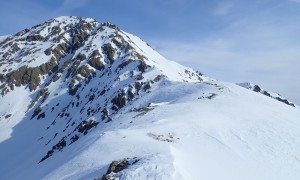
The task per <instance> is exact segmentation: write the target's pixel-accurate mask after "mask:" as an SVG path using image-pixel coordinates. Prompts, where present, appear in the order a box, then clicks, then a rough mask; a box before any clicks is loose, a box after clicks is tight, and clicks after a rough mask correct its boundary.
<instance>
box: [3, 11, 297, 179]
mask: <svg viewBox="0 0 300 180" xmlns="http://www.w3.org/2000/svg"><path fill="white" fill-rule="evenodd" d="M248 89H251V88H248ZM248 89H244V88H242V87H240V86H238V85H235V84H232V83H226V82H221V81H217V80H215V79H212V78H209V77H207V76H205V75H203V74H201V73H200V72H198V71H195V70H193V69H191V68H187V67H184V66H182V65H180V64H177V63H175V62H172V61H169V60H167V59H165V58H164V57H162V56H161V55H160V54H159V53H157V52H156V51H155V50H153V48H151V47H150V46H149V45H148V44H147V43H145V42H143V41H142V40H141V39H140V38H138V37H136V36H134V35H132V34H129V33H127V32H125V31H123V30H121V29H120V28H118V27H117V26H116V25H114V24H112V23H109V22H105V23H98V22H97V21H95V20H94V19H90V18H79V17H74V16H70V17H67V16H63V17H59V18H55V19H51V20H48V21H46V22H44V23H42V24H39V25H37V26H34V27H32V28H29V29H24V30H22V31H20V32H18V33H16V34H14V35H11V36H5V37H0V93H1V97H0V101H1V104H0V118H1V119H0V162H2V165H1V168H0V179H21V178H22V179H24V178H25V179H95V178H96V179H220V178H222V179H298V178H300V175H299V169H300V164H299V161H300V154H299V152H300V148H299V147H300V141H299V138H297V137H299V135H300V128H299V127H300V126H299V125H300V124H299V117H300V110H299V108H298V107H296V108H295V107H292V106H288V105H286V104H287V103H286V102H285V103H286V104H284V103H282V102H283V101H282V102H280V101H276V100H275V99H273V98H270V97H267V96H264V95H262V94H259V93H255V92H253V91H250V90H248ZM266 92H267V91H266ZM281 98H282V97H281ZM282 99H284V98H282ZM277 100H278V99H277ZM284 100H285V99H284ZM288 102H289V101H288ZM289 103H290V102H289ZM289 105H290V104H289ZM293 106H294V104H293ZM215 172H218V173H215Z"/></svg>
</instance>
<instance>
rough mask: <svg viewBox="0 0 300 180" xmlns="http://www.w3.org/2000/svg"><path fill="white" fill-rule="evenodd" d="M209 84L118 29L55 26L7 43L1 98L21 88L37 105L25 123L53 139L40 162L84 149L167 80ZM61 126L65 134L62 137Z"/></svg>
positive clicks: (0, 50)
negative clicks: (96, 132) (39, 126)
mask: <svg viewBox="0 0 300 180" xmlns="http://www.w3.org/2000/svg"><path fill="white" fill-rule="evenodd" d="M139 46H143V47H144V48H143V49H141V48H140V47H139ZM153 54H154V55H153ZM164 63H169V66H174V67H178V68H177V69H179V72H172V73H170V72H168V71H166V72H165V70H166V69H165V68H164V67H162V68H159V67H157V66H155V65H156V64H164ZM191 72H192V73H193V75H191V74H190V73H191ZM145 75H146V78H145ZM203 77H204V76H202V74H201V73H198V72H196V71H193V70H191V69H188V68H185V67H183V66H180V65H178V64H176V63H173V62H168V61H167V60H165V59H164V58H163V57H162V56H160V55H159V54H157V53H156V52H155V51H154V50H153V49H152V48H151V47H150V46H148V45H147V44H146V43H144V42H143V41H142V40H140V39H139V38H137V37H135V36H133V35H131V34H128V33H126V32H124V31H122V30H120V29H119V28H118V27H117V26H115V25H113V24H111V23H108V22H106V23H98V22H96V21H95V20H93V19H88V18H87V19H84V18H79V17H72V16H70V17H66V16H63V17H59V18H56V19H51V20H48V21H46V22H44V23H42V24H39V25H37V26H34V27H32V28H28V29H24V30H22V31H20V32H18V33H16V34H14V35H12V36H8V37H6V38H4V39H2V40H1V41H0V92H1V95H2V98H5V97H6V96H10V95H12V94H14V92H15V91H16V89H18V90H24V92H26V93H29V94H30V97H31V100H30V102H28V105H27V107H26V112H25V115H24V116H25V117H28V118H29V119H31V120H39V121H46V122H44V125H45V127H44V128H45V129H46V131H48V132H49V133H50V134H53V136H52V137H46V136H44V135H41V137H40V142H43V144H44V145H45V147H46V150H45V152H44V155H42V156H41V157H40V160H39V161H38V162H39V163H43V162H44V161H45V160H47V159H48V158H50V157H51V156H53V155H54V154H55V153H56V152H59V151H63V149H64V148H65V147H67V146H69V145H71V144H73V143H75V142H77V141H78V140H80V139H81V137H82V136H84V135H86V134H88V133H89V132H90V131H92V130H93V129H95V128H96V127H97V125H98V124H101V123H108V122H111V121H112V120H113V117H114V115H115V114H117V113H118V112H119V111H120V110H122V109H123V108H125V106H126V104H128V103H130V102H132V101H135V100H137V99H139V97H141V96H143V95H144V94H146V93H149V92H150V91H151V88H152V87H155V86H158V85H159V84H160V83H161V82H163V81H164V80H167V79H169V78H171V79H174V80H176V81H192V82H200V81H202V78H203ZM50 99H52V100H51V101H50ZM53 99H54V100H53ZM5 114H8V113H6V112H5ZM13 117H14V115H13V114H10V116H8V115H5V117H3V118H4V119H5V118H6V119H9V118H13ZM49 121H50V122H49ZM58 126H59V127H64V128H63V129H61V128H58V129H59V130H57V128H56V127H58Z"/></svg>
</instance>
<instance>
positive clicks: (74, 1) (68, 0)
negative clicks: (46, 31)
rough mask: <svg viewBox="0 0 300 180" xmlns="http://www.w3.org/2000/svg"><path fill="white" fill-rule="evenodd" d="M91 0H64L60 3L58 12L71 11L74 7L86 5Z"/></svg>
mask: <svg viewBox="0 0 300 180" xmlns="http://www.w3.org/2000/svg"><path fill="white" fill-rule="evenodd" d="M89 1H90V0H64V1H63V3H62V4H61V5H60V7H59V9H58V10H57V12H64V11H70V10H73V9H77V8H81V7H83V6H85V5H86V3H88V2H89Z"/></svg>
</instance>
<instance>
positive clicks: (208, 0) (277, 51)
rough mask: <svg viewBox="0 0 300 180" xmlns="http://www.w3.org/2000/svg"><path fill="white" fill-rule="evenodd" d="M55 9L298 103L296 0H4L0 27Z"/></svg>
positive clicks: (299, 22) (11, 28)
mask: <svg viewBox="0 0 300 180" xmlns="http://www.w3.org/2000/svg"><path fill="white" fill-rule="evenodd" d="M62 15H74V16H81V17H91V18H94V19H97V20H98V21H99V22H103V21H110V22H113V23H114V24H116V25H117V26H119V27H120V28H121V29H123V30H125V31H127V32H129V33H132V34H135V35H137V36H139V37H141V38H142V39H144V40H145V41H146V42H148V43H149V44H151V45H152V46H153V47H154V48H155V49H156V50H158V51H159V52H160V53H161V54H162V55H164V56H165V57H167V58H168V59H170V60H174V61H177V62H179V63H182V64H184V65H187V66H190V67H192V68H194V69H197V70H200V71H201V72H203V73H205V74H207V75H208V76H211V77H214V78H216V79H219V80H225V81H230V82H245V81H249V82H252V83H257V84H259V85H261V86H262V87H263V88H265V89H267V90H270V91H274V92H278V93H280V94H281V95H283V96H284V97H286V98H288V99H290V100H292V101H294V102H295V103H297V104H299V105H300V93H299V92H300V0H252V1H249V0H151V1H150V0H52V1H50V0H47V1H46V0H26V1H25V0H9V1H3V2H1V6H0V16H1V18H0V35H6V34H13V33H15V32H17V31H19V30H21V29H24V28H26V27H31V26H34V25H36V24H39V23H41V22H43V21H45V20H47V19H50V18H54V17H57V16H62Z"/></svg>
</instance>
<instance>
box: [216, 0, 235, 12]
mask: <svg viewBox="0 0 300 180" xmlns="http://www.w3.org/2000/svg"><path fill="white" fill-rule="evenodd" d="M233 7H234V3H233V1H221V2H219V3H218V4H217V6H216V8H215V9H214V10H213V14H214V15H217V16H225V15H227V14H229V13H230V11H231V10H232V8H233Z"/></svg>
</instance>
